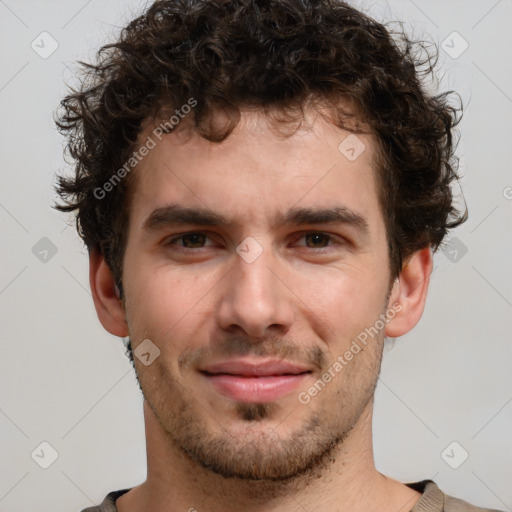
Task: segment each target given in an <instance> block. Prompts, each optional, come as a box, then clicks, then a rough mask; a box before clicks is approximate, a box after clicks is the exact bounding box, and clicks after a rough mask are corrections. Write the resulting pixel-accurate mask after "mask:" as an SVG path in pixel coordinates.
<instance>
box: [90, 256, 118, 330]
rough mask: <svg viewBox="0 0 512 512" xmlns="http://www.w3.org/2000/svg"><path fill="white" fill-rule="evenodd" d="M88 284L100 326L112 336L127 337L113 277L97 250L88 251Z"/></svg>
mask: <svg viewBox="0 0 512 512" xmlns="http://www.w3.org/2000/svg"><path fill="white" fill-rule="evenodd" d="M89 283H90V285H91V292H92V297H93V300H94V307H95V308H96V313H97V315H98V318H99V320H100V322H101V325H103V327H104V328H105V329H106V330H107V331H108V332H109V333H110V334H113V335H114V336H119V337H121V338H123V337H125V336H128V324H127V323H126V316H125V312H124V308H123V304H122V301H121V300H120V293H119V294H118V291H119V289H118V288H117V286H116V283H115V281H114V276H113V274H112V271H111V270H110V268H109V266H108V265H107V263H106V262H105V259H104V257H103V255H102V254H101V253H100V252H99V251H98V250H97V249H91V250H90V251H89Z"/></svg>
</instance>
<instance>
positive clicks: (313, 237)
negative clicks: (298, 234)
mask: <svg viewBox="0 0 512 512" xmlns="http://www.w3.org/2000/svg"><path fill="white" fill-rule="evenodd" d="M304 237H305V238H306V239H307V240H310V241H311V243H312V245H311V246H310V245H308V247H309V248H311V249H323V248H324V247H326V246H324V245H323V244H322V243H323V242H324V243H328V242H329V240H331V238H332V237H331V236H329V235H327V234H326V233H306V234H305V235H304Z"/></svg>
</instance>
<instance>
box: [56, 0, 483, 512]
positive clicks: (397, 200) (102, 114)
mask: <svg viewBox="0 0 512 512" xmlns="http://www.w3.org/2000/svg"><path fill="white" fill-rule="evenodd" d="M413 50H414V45H413V44H412V43H411V42H410V41H409V40H408V39H407V37H406V36H405V34H400V35H399V34H395V35H394V37H392V36H391V35H390V34H389V33H388V32H387V31H386V29H385V28H384V27H383V26H382V25H380V24H378V23H377V22H375V21H374V20H372V19H370V18H368V17H366V16H365V15H363V14H362V13H360V12H358V11H357V10H355V9H354V8H352V7H350V6H348V5H347V4H344V3H341V2H335V1H332V2H331V1H328V0H322V1H320V0H315V1H298V0H286V1H280V2H268V1H263V0H235V1H223V0H216V1H213V0H210V1H208V0H205V1H185V0H181V1H180V0H178V1H176V0H171V1H157V2H155V3H154V4H153V5H152V6H151V7H149V8H148V10H147V11H146V12H145V13H144V14H143V15H142V16H141V17H139V18H137V19H136V20H133V21H132V22H131V23H130V24H129V25H128V26H127V27H126V28H125V29H124V30H123V32H122V34H121V37H120V39H119V41H118V42H116V43H115V44H111V45H108V46H106V47H105V48H104V49H103V50H102V51H101V53H100V55H99V59H98V62H97V63H96V64H94V65H89V66H88V69H89V72H88V74H87V77H86V78H85V79H84V83H83V85H82V87H81V89H80V90H78V91H74V92H73V93H72V94H70V95H69V96H67V97H66V98H65V99H64V100H63V102H62V107H63V111H62V113H61V115H60V117H59V120H58V125H59V127H60V129H61V130H62V132H63V133H66V134H67V135H68V137H69V150H70V153H71V155H72V157H73V158H75V160H76V169H75V171H76V172H75V175H74V176H73V177H70V178H66V177H61V178H60V179H59V183H58V191H59V193H60V194H61V196H62V197H63V198H64V199H65V200H66V204H63V205H60V206H58V207H59V209H61V210H62V211H74V210H77V225H78V227H79V233H80V235H81V236H82V238H83V239H84V241H85V243H86V245H87V247H88V249H89V256H90V285H91V290H92V294H93V299H94V304H95V306H96V310H97V313H98V317H99V319H100V321H101V323H102V325H103V326H104V328H105V329H106V330H107V331H108V332H110V333H111V334H113V335H115V336H119V337H129V340H130V342H129V345H128V349H129V351H128V354H129V356H130V359H131V361H132V362H133V364H134V368H135V370H136V375H137V379H138V382H139V385H140V387H141V390H142V392H143V395H144V399H145V401H144V418H145V425H146V436H147V460H148V476H147V480H146V481H145V482H144V483H142V484H141V485H139V486H137V487H134V488H133V489H123V490H120V491H114V492H111V493H109V494H108V496H107V497H106V498H105V500H104V501H103V503H102V504H101V505H100V506H99V507H92V508H88V509H86V510H87V511H88V512H92V511H102V512H107V511H116V510H117V511H119V512H139V511H140V512H142V511H147V510H151V511H152V512H171V511H180V510H188V511H199V512H201V511H212V512H216V511H222V512H230V511H234V510H244V511H269V512H271V511H278V510H279V511H300V510H322V511H324V512H334V511H340V510H349V511H351V512H360V511H361V512H362V511H365V512H367V511H371V510H375V511H377V510H378V511H380V512H398V511H409V510H412V511H414V512H419V511H429V512H430V511H432V512H434V511H435V512H438V511H441V510H446V511H447V512H450V511H477V510H484V509H481V508H477V507H474V506H472V505H469V504H468V503H466V502H465V501H462V500H459V499H456V498H453V497H450V496H447V495H445V494H444V493H443V492H442V491H441V490H440V489H439V488H438V486H437V485H436V484H435V483H434V482H433V481H430V480H423V481H421V482H416V483H410V484H403V483H401V482H398V481H396V480H394V479H392V478H389V477H386V476H385V475H383V474H381V473H380V472H378V471H377V469H376V468H375V464H374V460H373V449H372V410H373V400H374V392H375V388H376V384H377V379H378V375H379V371H380V364H381V358H382V351H383V346H384V342H385V338H386V337H397V336H401V335H403V334H405V333H407V332H409V331H410V330H411V329H412V328H413V327H414V326H415V325H416V324H417V323H418V321H419V319H420V317H421V315H422V313H423V308H424V305H425V300H426V296H427V290H428V285H429V278H430V273H431V271H432V250H436V249H437V248H438V246H439V244H440V243H441V241H442V240H443V238H444V236H445V235H446V233H447V231H448V229H450V228H453V227H456V226H458V225H460V224H461V223H462V222H464V221H465V219H466V212H462V213H461V212H459V211H457V210H456V208H455V207H454V206H453V204H452V194H451V192H450V184H451V183H452V181H453V180H455V179H457V174H456V169H455V168H454V167H455V166H454V160H455V158H454V144H453V140H452V130H453V128H454V127H455V126H456V124H457V122H458V119H457V116H456V114H457V111H456V110H455V109H454V108H453V107H450V106H449V105H448V104H447V101H446V97H447V94H446V93H445V94H440V95H438V96H429V95H427V94H426V92H425V91H424V88H423V87H422V84H421V81H420V77H419V69H420V67H421V66H424V65H426V66H427V70H428V71H431V70H432V69H431V67H430V61H428V60H427V61H424V62H419V61H417V60H415V59H414V57H413V55H414V51H413ZM132 349H133V353H134V354H135V356H136V357H133V354H132Z"/></svg>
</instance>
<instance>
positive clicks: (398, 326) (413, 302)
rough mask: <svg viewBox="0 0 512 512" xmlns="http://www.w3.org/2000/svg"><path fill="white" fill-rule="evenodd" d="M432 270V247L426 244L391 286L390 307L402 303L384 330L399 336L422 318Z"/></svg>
mask: <svg viewBox="0 0 512 512" xmlns="http://www.w3.org/2000/svg"><path fill="white" fill-rule="evenodd" d="M431 273H432V251H431V249H430V247H425V248H424V249H421V250H419V251H417V252H415V253H413V254H412V256H410V258H409V259H408V260H407V262H406V263H405V264H404V266H403V268H402V271H401V272H400V275H399V276H398V278H397V280H396V281H395V283H394V285H393V288H392V290H391V294H390V298H389V302H388V308H392V307H393V305H398V304H400V309H399V310H398V308H396V307H395V308H394V309H396V310H397V313H396V315H395V316H394V318H393V319H392V320H390V321H389V322H388V323H387V325H386V329H385V334H386V336H388V337H391V338H397V337H398V336H403V335H404V334H406V333H408V332H409V331H410V330H411V329H412V328H413V327H414V326H415V325H416V324H417V323H418V322H419V321H420V318H421V315H422V314H423V310H424V308H425V302H426V298H427V291H428V285H429V282H430V274H431Z"/></svg>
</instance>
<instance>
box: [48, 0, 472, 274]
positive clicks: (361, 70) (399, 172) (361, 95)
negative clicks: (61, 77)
mask: <svg viewBox="0 0 512 512" xmlns="http://www.w3.org/2000/svg"><path fill="white" fill-rule="evenodd" d="M399 26H400V27H401V29H400V30H388V28H386V27H385V26H384V25H383V24H380V23H378V22H376V21H375V20H373V19H372V18H370V17H369V16H367V15H365V14H363V13H361V12H359V11H358V10H356V9H355V8H353V7H351V6H350V5H348V4H346V3H344V2H341V1H335V0H332V1H331V0H279V1H272V0H159V1H156V2H154V3H153V4H152V5H151V6H150V7H149V8H148V9H147V10H146V11H145V12H144V13H143V14H142V15H141V16H140V17H138V18H136V19H134V20H133V21H131V22H130V23H129V24H128V25H127V26H126V27H125V28H123V29H122V31H121V34H120V37H119V39H118V41H117V42H115V43H112V44H107V45H105V46H103V47H102V48H101V49H100V50H99V51H98V54H97V60H96V63H95V64H87V63H84V62H80V64H81V65H82V66H83V71H84V74H83V76H82V80H81V86H80V88H79V90H76V89H72V90H71V91H70V94H69V95H68V96H66V97H65V98H64V99H63V100H62V102H61V104H60V107H61V109H63V111H62V112H60V115H59V116H58V117H57V119H56V123H57V126H58V128H59V130H60V131H61V133H64V134H66V135H67V137H68V141H67V150H68V152H69V154H70V155H71V157H72V158H73V159H74V161H75V167H74V175H73V176H71V177H64V176H59V177H58V180H57V185H56V187H55V188H56V190H57V192H58V193H59V195H60V197H61V198H62V199H63V200H64V204H60V205H56V206H55V207H56V208H57V209H59V210H61V211H64V212H70V211H74V210H77V215H76V226H77V230H78V232H79V235H80V237H81V238H82V239H83V240H84V242H85V244H86V246H87V247H88V248H89V249H91V248H93V247H94V248H98V249H99V250H100V251H101V252H102V254H103V255H104V257H105V260H106V262H107V264H108V265H109V267H110V268H111V269H112V271H113V274H114V277H115V279H116V282H117V283H119V284H121V282H122V281H121V278H122V268H123V265H122V262H123V254H124V250H125V246H126V232H127V229H126V227H127V221H128V212H129V208H130V198H131V194H132V193H133V190H132V188H133V187H130V183H132V182H133V175H132V174H133V173H132V174H130V175H128V176H127V177H126V178H125V179H123V180H120V182H119V183H118V184H117V186H115V187H113V190H111V191H110V192H109V195H108V199H107V200H104V199H102V198H98V197H97V196H98V194H97V193H95V190H98V187H102V186H103V185H104V184H105V182H107V181H108V180H109V179H110V178H111V177H112V176H113V174H114V173H115V171H116V170H118V169H120V168H121V167H122V166H123V164H124V163H125V162H126V161H127V159H129V158H130V155H131V153H132V152H133V150H134V148H135V147H136V143H137V137H138V135H140V133H141V131H142V129H143V126H144V123H145V122H146V121H147V120H148V119H153V120H155V119H157V118H161V117H162V116H163V115H164V113H169V112H172V111H173V110H174V109H175V108H177V107H179V106H180V105H184V104H186V103H187V102H189V101H190V98H197V99H198V102H197V106H196V108H195V109H194V110H193V112H192V113H191V114H190V115H191V116H192V119H193V126H194V129H195V130H196V131H197V133H199V134H200V135H201V136H202V137H204V138H206V139H208V140H210V141H213V142H220V141H223V140H224V139H225V138H226V137H228V136H229V134H230V133H231V132H232V130H233V129H234V128H235V126H236V124H237V123H238V121H239V119H240V109H241V108H245V107H249V108H258V109H262V110H263V111H265V113H266V114H267V115H270V113H271V112H278V113H281V114H286V113H288V114H289V113H290V112H291V111H292V110H294V109H295V110H297V108H298V109H299V110H300V111H301V112H302V113H303V107H304V106H305V105H306V104H307V103H309V102H310V100H311V98H315V100H316V101H318V104H320V103H321V104H322V105H325V106H327V107H328V109H329V111H330V112H331V122H333V123H334V124H335V125H336V126H339V127H340V128H345V129H347V130H349V131H352V132H355V133H362V130H361V129H360V128H359V124H357V129H355V128H350V127H348V123H346V121H347V120H348V119H352V120H354V119H356V122H357V123H359V121H361V123H363V124H365V126H367V127H369V132H368V133H372V134H374V135H375V137H376V140H377V148H376V158H375V162H374V164H375V170H376V176H377V180H378V184H379V201H380V204H381V208H382V211H383V214H384V218H385V222H386V229H387V240H388V246H389V257H390V262H391V273H392V276H393V278H394V277H396V275H398V273H399V272H400V270H401V268H402V265H403V261H404V259H405V258H407V257H408V256H410V255H411V254H412V253H413V252H415V251H417V250H419V249H422V248H424V247H427V246H430V247H432V248H433V249H434V250H437V248H438V247H439V245H440V244H441V242H442V240H443V238H444V237H445V235H446V233H447V230H448V229H450V228H453V227H455V226H458V225H459V224H461V223H462V222H464V221H465V220H466V218H467V210H466V209H464V212H463V213H461V212H460V211H459V210H458V209H457V208H456V207H455V205H454V197H453V195H452V190H451V184H452V182H453V180H456V179H458V175H457V168H458V159H457V158H456V156H455V154H454V151H455V147H456V143H455V140H454V137H453V133H452V132H453V131H454V130H453V129H454V127H455V126H456V125H457V124H458V122H459V121H460V119H461V116H459V117H458V116H457V113H458V112H459V111H460V112H462V105H461V106H460V107H459V108H458V109H457V108H455V107H454V106H452V105H450V104H449V101H448V95H449V94H451V93H452V92H453V91H448V92H445V93H443V94H438V95H434V94H428V93H427V92H426V87H425V85H424V84H423V82H422V77H423V76H428V75H430V74H432V75H433V71H434V67H435V65H436V63H437V57H438V52H437V51H436V52H435V55H434V57H433V56H432V55H430V53H429V52H428V50H427V45H426V43H425V42H421V41H413V40H411V39H410V38H409V37H408V36H407V35H406V33H405V31H404V30H403V26H402V24H399ZM434 46H435V45H434ZM341 99H345V100H349V102H350V103H351V104H352V105H354V106H355V107H356V109H357V116H355V115H354V112H344V111H343V110H342V109H341V108H340V100H341ZM217 111H223V112H225V113H227V115H228V119H229V122H228V124H227V125H225V126H222V127H219V126H215V125H214V124H213V123H211V119H212V116H213V115H214V114H215V112H217ZM285 117H286V116H285ZM280 122H284V121H283V119H282V116H281V119H280Z"/></svg>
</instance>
